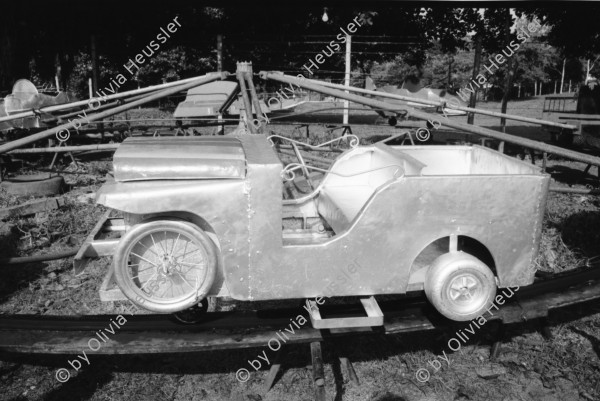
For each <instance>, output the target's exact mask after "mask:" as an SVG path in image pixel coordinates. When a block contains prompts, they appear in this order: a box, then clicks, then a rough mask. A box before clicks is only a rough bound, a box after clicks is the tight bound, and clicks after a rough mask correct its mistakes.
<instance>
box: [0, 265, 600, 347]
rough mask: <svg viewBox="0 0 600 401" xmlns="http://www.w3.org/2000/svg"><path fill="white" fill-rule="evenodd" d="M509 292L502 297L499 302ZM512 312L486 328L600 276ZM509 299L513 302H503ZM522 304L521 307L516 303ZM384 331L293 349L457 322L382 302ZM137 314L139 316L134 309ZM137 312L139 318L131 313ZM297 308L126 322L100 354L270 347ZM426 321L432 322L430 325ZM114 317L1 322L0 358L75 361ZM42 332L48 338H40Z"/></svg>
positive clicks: (537, 291) (512, 306) (539, 308)
mask: <svg viewBox="0 0 600 401" xmlns="http://www.w3.org/2000/svg"><path fill="white" fill-rule="evenodd" d="M503 291H505V290H502V289H501V290H499V292H498V293H499V294H500V293H501V292H503ZM513 292H514V295H513V296H512V297H511V298H510V299H508V301H507V302H506V304H504V305H500V306H498V310H496V309H490V311H491V313H492V314H488V313H486V314H485V318H486V319H487V320H488V321H491V320H497V321H498V320H500V321H503V322H504V323H519V322H523V321H526V320H530V319H534V318H539V317H544V316H546V315H547V314H548V310H552V309H555V308H561V307H564V306H569V305H573V304H576V303H579V302H586V301H590V300H594V299H596V300H597V299H600V269H588V270H586V271H582V272H578V273H574V274H573V273H572V274H569V275H567V276H565V277H562V278H559V279H550V280H546V281H542V282H540V283H536V284H534V285H532V286H529V287H523V288H521V289H519V290H518V291H514V290H513ZM505 298H507V297H505ZM515 301H518V302H515ZM379 305H380V307H381V309H382V311H383V313H384V315H385V325H384V327H383V329H380V328H359V329H337V330H330V331H329V332H328V331H327V330H324V331H321V330H317V329H314V328H312V327H310V326H303V327H301V329H299V330H296V332H295V333H294V335H293V336H290V337H289V340H288V341H287V343H291V344H300V343H310V342H315V341H317V342H318V341H323V340H326V339H331V338H334V337H339V336H342V335H357V334H362V335H371V334H382V333H385V334H400V333H407V332H416V331H426V330H433V329H443V328H444V327H446V326H447V325H449V324H453V322H451V321H448V320H445V319H442V318H441V317H439V315H437V314H436V313H435V312H433V308H432V307H431V306H430V305H429V304H428V303H427V302H425V301H424V299H423V298H422V297H419V298H414V297H413V298H408V297H407V298H405V299H402V300H401V301H399V300H393V301H389V302H381V303H380V304H379ZM132 309H133V308H132ZM132 312H133V310H132ZM297 314H298V309H297V308H289V309H281V310H276V311H260V312H214V313H210V314H208V315H207V317H206V320H205V321H204V322H202V323H199V324H197V325H182V324H177V323H175V322H173V321H171V320H170V319H169V316H165V315H136V316H131V315H129V314H124V315H123V316H124V317H125V318H126V319H127V322H126V323H124V324H123V325H122V326H121V327H120V328H119V329H117V330H115V334H114V335H112V334H110V335H109V334H107V335H108V336H109V338H110V341H107V342H106V343H102V347H101V348H100V349H99V350H98V351H95V352H94V353H95V354H137V353H170V352H192V351H209V350H220V349H240V348H251V347H264V346H265V344H267V342H268V341H269V340H270V339H271V338H272V336H273V332H274V331H277V330H279V329H281V328H283V327H287V325H288V324H289V318H290V316H296V315H297ZM427 316H432V319H433V320H430V319H429V318H428V317H427ZM110 319H112V320H113V321H118V319H117V318H116V316H115V315H98V316H86V317H85V318H78V317H77V316H71V317H65V316H38V315H19V316H0V351H5V352H26V353H48V354H77V353H79V352H81V351H82V350H84V349H86V350H88V341H89V340H90V338H93V335H94V332H96V331H101V330H102V329H104V328H105V327H108V326H109V322H110ZM42 328H43V330H41V329H42Z"/></svg>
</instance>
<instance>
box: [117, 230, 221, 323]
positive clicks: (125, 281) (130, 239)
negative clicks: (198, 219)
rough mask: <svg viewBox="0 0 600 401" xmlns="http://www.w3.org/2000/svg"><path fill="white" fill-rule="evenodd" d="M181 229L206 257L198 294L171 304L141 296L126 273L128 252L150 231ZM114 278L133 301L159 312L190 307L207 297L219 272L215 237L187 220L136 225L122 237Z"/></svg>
mask: <svg viewBox="0 0 600 401" xmlns="http://www.w3.org/2000/svg"><path fill="white" fill-rule="evenodd" d="M173 230H178V231H181V232H183V233H184V234H186V235H187V236H188V237H189V238H190V239H192V240H195V242H197V245H201V246H202V248H203V249H204V251H205V254H206V256H207V259H208V260H207V264H206V265H207V266H206V267H207V272H206V276H205V279H204V282H203V283H202V285H201V286H200V287H199V288H198V291H197V293H196V294H191V295H190V296H189V297H187V298H185V299H183V300H180V301H178V302H176V303H174V304H171V305H168V304H164V303H158V302H153V301H151V300H148V299H142V301H140V298H142V297H141V296H140V295H139V293H138V292H137V291H135V290H134V288H137V286H136V285H135V284H134V283H132V282H131V281H130V280H129V278H128V275H127V267H128V266H127V255H128V254H129V252H130V251H131V248H132V247H133V246H134V245H135V244H136V243H137V241H139V240H140V239H141V238H143V237H144V236H145V235H147V234H148V232H150V231H173ZM114 270H115V281H116V282H117V285H118V286H119V288H120V289H121V291H122V292H123V294H124V295H125V296H126V297H127V298H128V299H129V300H130V301H131V302H133V303H134V304H136V305H138V306H139V307H141V308H144V309H147V310H150V311H153V312H158V313H174V312H179V311H182V310H185V309H188V308H190V307H192V306H194V305H196V304H198V302H200V301H202V300H203V299H204V298H206V295H207V294H208V292H209V291H210V288H211V287H212V285H213V283H214V281H215V276H216V273H217V254H216V247H215V245H214V243H213V242H212V240H211V239H210V238H209V237H208V235H206V233H205V232H204V231H202V230H201V229H199V228H198V227H197V226H195V225H194V224H192V223H188V222H185V221H171V220H157V221H151V222H143V223H139V224H136V225H135V226H133V227H132V228H131V229H130V230H129V231H127V233H126V234H125V235H124V236H123V238H121V241H119V244H118V245H117V249H116V250H115V256H114Z"/></svg>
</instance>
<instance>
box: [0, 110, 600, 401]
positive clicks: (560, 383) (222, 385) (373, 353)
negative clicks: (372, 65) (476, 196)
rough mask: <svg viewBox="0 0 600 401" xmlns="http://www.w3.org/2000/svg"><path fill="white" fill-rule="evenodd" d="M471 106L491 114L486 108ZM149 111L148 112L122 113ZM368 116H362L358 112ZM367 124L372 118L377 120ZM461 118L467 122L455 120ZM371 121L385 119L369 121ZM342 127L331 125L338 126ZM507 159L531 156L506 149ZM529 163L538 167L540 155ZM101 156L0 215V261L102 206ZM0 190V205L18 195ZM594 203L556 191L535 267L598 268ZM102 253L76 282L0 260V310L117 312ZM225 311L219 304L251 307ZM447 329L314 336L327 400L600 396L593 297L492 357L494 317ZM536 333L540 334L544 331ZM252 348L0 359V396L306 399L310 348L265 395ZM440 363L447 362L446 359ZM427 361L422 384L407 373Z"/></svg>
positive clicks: (60, 239)
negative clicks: (460, 334)
mask: <svg viewBox="0 0 600 401" xmlns="http://www.w3.org/2000/svg"><path fill="white" fill-rule="evenodd" d="M540 105H541V103H540V99H531V100H526V101H520V102H512V103H511V104H510V105H509V106H510V107H509V112H512V113H514V114H520V115H527V116H531V117H541V112H540V110H541V108H540ZM479 107H483V108H489V109H492V110H499V105H498V104H497V103H483V104H481V105H479ZM132 113H138V115H140V116H154V115H156V114H160V113H156V112H155V111H148V110H140V111H137V110H136V111H133V112H132ZM365 114H366V112H365ZM374 118H375V119H377V117H374ZM458 119H459V120H460V119H464V117H458ZM379 121H380V122H382V121H383V120H381V119H380V120H379ZM475 122H476V123H477V124H481V125H483V126H490V127H493V126H497V125H498V119H497V118H487V117H485V118H481V117H477V118H476V121H475ZM297 127H298V126H295V125H290V124H285V125H273V126H270V130H272V131H274V132H276V133H282V134H286V135H296V136H298V137H301V136H303V135H304V136H305V134H306V128H305V127H300V128H297ZM330 128H331V127H328V126H327V123H323V124H315V125H314V126H311V127H310V136H311V138H313V139H314V138H316V137H321V138H323V137H328V136H333V135H334V134H332V133H331V132H329V131H328V130H330ZM398 130H399V129H398V128H394V127H389V126H387V125H379V126H362V125H359V126H357V127H356V128H353V132H354V133H355V134H357V135H358V136H359V137H361V140H362V141H363V142H365V143H366V142H368V141H369V140H372V139H369V138H372V137H373V136H380V135H381V136H383V135H390V134H394V133H398ZM508 132H513V133H517V134H519V135H524V136H527V137H530V138H535V139H539V140H548V139H549V136H548V134H547V133H545V132H544V131H542V130H540V129H539V128H537V127H534V126H528V125H524V124H522V123H510V124H509V127H508ZM338 134H339V132H338ZM433 134H434V141H435V143H457V142H461V141H465V140H471V141H473V142H477V141H478V138H474V137H472V136H471V137H468V138H467V137H465V136H464V135H463V134H458V133H454V132H446V131H444V132H434V133H433ZM506 150H507V153H509V154H511V155H513V156H515V157H519V158H522V159H525V160H528V161H531V156H530V154H529V153H527V152H524V151H523V149H520V148H517V147H510V146H508V147H507V148H506ZM537 156H538V157H536V160H535V163H536V164H538V165H541V160H540V158H539V155H537ZM110 159H111V157H110V154H105V155H104V157H103V158H98V155H95V156H93V157H92V156H90V157H87V158H86V157H81V158H80V163H79V166H75V165H74V164H69V161H70V160H69V159H68V158H63V159H62V160H61V163H62V164H61V165H60V167H61V168H63V167H66V170H67V172H69V173H70V174H65V179H66V180H67V183H68V184H69V185H70V186H71V190H70V191H69V192H68V194H67V195H66V200H67V201H66V205H65V206H64V207H62V208H61V209H58V210H55V211H52V212H49V213H39V214H37V215H36V216H34V217H28V218H12V219H10V220H8V221H4V222H0V258H2V257H7V256H15V255H18V256H26V255H32V254H39V253H53V252H58V251H61V250H65V249H68V248H71V247H76V246H77V245H79V244H80V243H81V242H82V241H83V239H84V238H85V237H86V236H87V234H88V233H89V231H90V230H91V229H92V227H93V226H94V224H95V223H96V221H97V220H98V219H99V217H100V216H101V215H102V213H103V212H104V210H103V208H102V207H98V206H95V205H93V203H88V202H87V201H86V200H87V199H88V198H89V196H86V194H90V193H93V192H95V191H96V190H97V189H98V188H99V187H100V186H101V185H102V183H103V181H104V179H105V176H106V173H107V172H108V171H109V170H110V169H111V162H110ZM48 164H49V159H43V160H31V159H30V160H29V161H28V162H27V163H25V162H24V163H23V166H22V168H21V169H20V170H21V171H20V172H25V173H26V172H31V171H33V170H34V169H35V168H36V167H39V166H47V165H48ZM547 167H548V172H549V173H550V174H551V175H552V181H553V182H552V185H555V186H569V187H573V188H585V187H588V188H598V187H600V183H599V182H598V180H597V177H598V173H597V170H596V167H593V168H592V169H591V170H590V171H589V172H588V173H587V174H583V170H584V168H585V165H584V164H582V163H578V162H571V161H567V160H564V159H562V158H556V157H551V158H550V159H549V161H548V165H547ZM26 200H28V199H24V198H16V197H14V196H9V195H7V194H6V193H4V192H0V208H3V207H8V206H12V205H17V204H20V203H23V202H24V201H26ZM599 228H600V197H599V196H592V195H575V194H556V193H553V194H551V195H550V196H549V199H548V204H547V210H546V213H545V219H544V225H543V236H542V243H541V249H540V254H539V257H538V258H537V260H536V265H537V268H538V269H539V270H540V271H545V272H561V271H567V270H571V269H575V268H600V262H599V261H600V230H599ZM109 263H110V260H109V259H108V258H105V259H98V260H94V261H93V262H92V263H91V264H90V266H89V267H88V269H87V271H86V273H85V274H84V275H82V276H74V274H73V271H72V267H71V259H64V260H57V261H50V262H44V263H34V264H28V265H17V266H15V265H10V266H9V265H7V266H1V268H2V280H0V314H2V315H6V314H12V313H19V314H39V315H79V314H113V313H121V312H124V311H125V307H126V305H125V303H121V302H108V303H103V302H101V301H100V300H99V297H98V289H99V287H100V283H101V280H102V278H103V277H104V275H105V273H106V270H107V268H108V266H109ZM253 306H254V305H248V304H244V305H233V306H232V305H229V306H222V307H223V308H228V309H231V308H248V307H250V308H251V307H253ZM458 329H463V331H464V327H462V326H457V327H456V328H453V329H448V330H447V331H435V332H427V333H418V334H404V335H393V336H381V337H353V338H345V339H341V340H336V341H335V342H325V343H324V344H323V352H324V361H325V386H326V389H327V399H328V400H335V401H341V400H344V401H367V400H369V401H402V400H404V401H426V400H427V401H434V400H436V401H437V400H440V401H441V400H444V401H446V400H461V401H463V400H486V401H496V400H498V401H513V400H514V401H516V400H519V401H529V400H536V401H537V400H544V401H555V400H556V401H562V400H569V401H570V400H582V401H583V400H600V304H599V303H598V302H593V303H588V304H584V305H578V306H576V307H571V308H568V309H564V310H560V311H557V312H555V313H552V314H551V315H550V317H549V318H548V320H547V321H546V322H540V321H533V322H527V323H524V324H519V325H512V326H509V327H508V330H507V332H506V333H505V338H504V342H503V345H502V352H501V353H500V355H499V357H498V358H497V359H496V360H494V361H493V362H491V361H490V359H489V356H490V349H491V344H492V342H493V340H494V338H495V336H494V330H493V329H494V325H493V324H489V325H486V326H483V327H482V328H481V330H479V331H477V332H476V333H475V335H471V336H470V339H469V341H468V342H467V343H466V344H464V345H462V346H461V347H460V348H459V349H458V350H457V351H454V352H453V351H451V350H450V349H449V347H448V341H449V340H450V339H451V338H452V337H453V336H454V335H455V331H456V330H458ZM542 333H544V335H545V336H542ZM261 351H262V349H248V350H242V351H239V350H237V351H231V352H229V351H225V352H206V353H186V354H169V355H160V356H156V355H138V356H119V357H114V356H111V357H107V356H99V355H90V366H87V367H84V368H82V369H81V370H80V371H79V372H72V376H71V378H70V380H69V381H67V382H66V383H59V382H58V381H57V380H56V378H55V373H56V371H57V369H59V368H61V367H64V366H65V365H66V363H67V359H73V358H74V356H72V355H59V356H37V355H36V356H27V355H6V354H4V355H1V356H0V390H1V391H0V400H11V401H12V400H14V401H16V400H60V401H62V400H128V401H134V400H140V401H142V400H144V401H146V400H161V401H163V400H171V401H184V400H211V401H212V400H215V401H218V400H232V401H258V400H265V401H271V400H272V401H280V400H286V401H296V400H298V401H300V400H311V399H313V398H314V395H313V388H312V373H311V369H310V368H309V367H310V364H311V361H310V349H309V346H308V345H297V346H289V347H288V348H287V350H286V353H285V357H284V358H283V359H282V362H283V366H284V371H283V374H280V376H279V378H278V379H277V381H276V383H275V385H274V387H273V389H272V390H271V391H270V392H268V393H266V394H265V392H264V389H263V384H264V381H265V379H266V377H267V372H268V369H265V368H264V367H263V368H262V369H260V370H259V371H257V372H253V373H252V374H251V377H250V379H249V380H248V381H247V382H245V383H240V382H239V381H238V380H236V377H235V372H236V371H237V369H239V368H241V367H244V366H247V361H248V360H249V359H256V356H257V354H258V353H260V352H261ZM340 355H341V356H346V357H348V358H349V359H350V361H352V363H353V366H354V369H355V371H356V373H357V376H358V378H359V384H356V383H354V382H352V381H350V380H349V377H348V374H347V372H346V371H345V369H344V368H343V367H341V366H340V364H339V359H338V356H340ZM446 358H447V359H446ZM420 369H421V373H423V371H422V369H427V370H428V373H429V374H430V377H429V380H427V381H423V382H422V381H419V377H418V376H416V374H417V372H418V371H419V370H420Z"/></svg>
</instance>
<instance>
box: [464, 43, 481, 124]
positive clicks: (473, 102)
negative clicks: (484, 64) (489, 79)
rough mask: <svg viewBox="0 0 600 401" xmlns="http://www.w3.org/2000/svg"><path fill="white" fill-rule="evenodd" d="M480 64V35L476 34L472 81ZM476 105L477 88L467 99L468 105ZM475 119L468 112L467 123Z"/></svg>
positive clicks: (473, 115)
mask: <svg viewBox="0 0 600 401" xmlns="http://www.w3.org/2000/svg"><path fill="white" fill-rule="evenodd" d="M480 64H481V36H479V35H476V38H475V59H474V60H473V81H476V80H477V75H479V66H480ZM476 105H477V88H475V91H474V92H473V93H471V98H470V99H469V107H471V108H474V107H475V106H476ZM474 120H475V114H474V113H469V115H468V116H467V123H468V124H473V121H474Z"/></svg>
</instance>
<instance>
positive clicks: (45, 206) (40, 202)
mask: <svg viewBox="0 0 600 401" xmlns="http://www.w3.org/2000/svg"><path fill="white" fill-rule="evenodd" d="M64 204H65V199H64V198H63V197H56V198H49V199H37V200H33V201H30V202H26V203H23V204H22V205H17V206H11V207H7V208H4V209H0V219H8V218H11V217H18V216H27V215H30V214H35V213H41V212H47V211H50V210H55V209H58V208H59V207H61V206H63V205H64Z"/></svg>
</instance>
